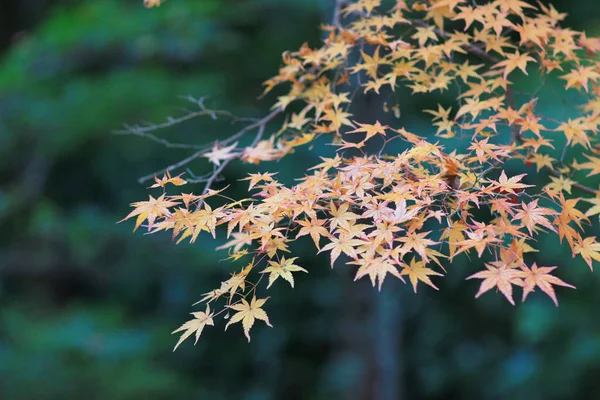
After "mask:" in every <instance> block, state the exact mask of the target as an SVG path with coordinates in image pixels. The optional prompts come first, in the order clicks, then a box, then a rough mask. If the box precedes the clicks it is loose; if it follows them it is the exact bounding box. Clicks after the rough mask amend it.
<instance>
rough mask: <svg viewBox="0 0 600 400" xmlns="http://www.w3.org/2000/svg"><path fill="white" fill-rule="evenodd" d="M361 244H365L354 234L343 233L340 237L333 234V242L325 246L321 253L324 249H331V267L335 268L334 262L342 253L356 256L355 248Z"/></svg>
mask: <svg viewBox="0 0 600 400" xmlns="http://www.w3.org/2000/svg"><path fill="white" fill-rule="evenodd" d="M361 244H364V242H363V241H362V240H360V239H355V238H353V236H352V235H347V234H341V235H339V236H338V237H336V236H333V237H332V238H331V243H328V244H326V245H325V246H323V248H322V249H321V250H320V251H319V253H320V252H322V251H327V250H331V254H330V259H331V268H333V263H334V262H335V260H337V258H338V257H339V256H340V255H341V254H342V253H344V254H346V255H347V256H349V257H352V258H355V257H356V255H357V253H356V250H355V248H356V247H358V246H360V245H361Z"/></svg>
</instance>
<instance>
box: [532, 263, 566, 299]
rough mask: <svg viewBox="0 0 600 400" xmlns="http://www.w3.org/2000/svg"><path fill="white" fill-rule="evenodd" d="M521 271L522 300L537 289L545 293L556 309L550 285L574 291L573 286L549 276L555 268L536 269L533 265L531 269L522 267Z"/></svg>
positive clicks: (552, 289)
mask: <svg viewBox="0 0 600 400" xmlns="http://www.w3.org/2000/svg"><path fill="white" fill-rule="evenodd" d="M521 268H522V269H523V271H522V274H521V276H522V277H523V300H522V301H525V299H526V298H527V295H528V294H529V293H531V292H533V291H534V289H535V287H536V286H537V287H539V288H540V289H541V290H542V292H544V293H546V294H547V295H548V296H549V297H550V298H551V299H552V301H553V302H554V304H555V305H556V306H557V307H558V300H557V299H556V294H555V293H554V288H553V287H552V285H558V286H564V287H568V288H573V289H575V286H573V285H569V284H568V283H565V282H563V281H562V280H561V279H559V278H557V277H556V276H554V275H550V272H552V271H553V270H555V269H556V267H538V266H537V264H536V263H533V265H532V266H531V269H529V268H527V266H522V267H521Z"/></svg>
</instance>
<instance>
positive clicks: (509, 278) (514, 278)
mask: <svg viewBox="0 0 600 400" xmlns="http://www.w3.org/2000/svg"><path fill="white" fill-rule="evenodd" d="M485 266H486V268H487V270H485V271H479V272H477V273H475V274H473V275H471V276H469V277H468V278H467V279H473V278H475V279H483V282H481V286H480V287H479V291H478V292H477V294H476V295H475V298H477V297H479V296H481V295H482V294H484V293H485V292H487V291H488V290H490V289H493V288H494V287H495V288H497V289H498V290H499V291H500V293H502V294H503V295H504V297H506V299H507V300H508V302H509V303H510V304H512V305H513V306H514V305H515V301H514V300H513V288H512V285H517V286H523V280H522V279H521V271H519V270H518V269H516V268H507V267H506V266H505V265H500V266H498V267H496V266H494V265H492V264H485Z"/></svg>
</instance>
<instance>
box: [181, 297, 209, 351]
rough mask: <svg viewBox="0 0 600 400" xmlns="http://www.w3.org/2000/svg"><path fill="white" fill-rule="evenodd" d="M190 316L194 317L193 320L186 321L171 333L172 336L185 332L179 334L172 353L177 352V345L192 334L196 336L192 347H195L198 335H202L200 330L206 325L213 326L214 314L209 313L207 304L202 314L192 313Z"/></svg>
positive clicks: (200, 312)
mask: <svg viewBox="0 0 600 400" xmlns="http://www.w3.org/2000/svg"><path fill="white" fill-rule="evenodd" d="M191 315H193V316H194V319H192V320H189V321H187V322H186V323H184V324H183V325H181V326H180V327H179V328H177V329H175V330H174V331H173V332H172V334H173V333H177V332H181V331H185V332H183V333H182V334H181V337H180V338H179V340H178V341H177V344H176V345H175V348H174V349H173V351H175V350H177V347H179V345H180V344H181V343H182V342H183V341H184V340H185V339H187V338H188V337H190V336H191V335H192V333H195V334H196V341H195V342H194V345H196V343H198V339H199V338H200V334H201V333H202V330H203V329H204V327H205V326H206V325H210V326H214V321H213V315H214V314H213V313H211V312H210V306H209V305H208V304H207V305H206V310H205V311H204V312H202V311H199V312H194V313H191Z"/></svg>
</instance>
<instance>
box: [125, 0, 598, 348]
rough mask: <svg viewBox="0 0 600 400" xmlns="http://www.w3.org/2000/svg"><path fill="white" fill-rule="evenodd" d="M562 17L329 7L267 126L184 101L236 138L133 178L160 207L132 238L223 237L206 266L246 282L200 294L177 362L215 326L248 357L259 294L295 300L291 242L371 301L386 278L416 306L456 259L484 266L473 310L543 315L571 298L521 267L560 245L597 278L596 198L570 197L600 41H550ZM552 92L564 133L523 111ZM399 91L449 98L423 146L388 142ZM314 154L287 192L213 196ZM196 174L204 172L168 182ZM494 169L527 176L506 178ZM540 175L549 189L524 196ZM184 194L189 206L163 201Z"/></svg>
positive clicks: (558, 34)
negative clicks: (318, 40) (553, 242)
mask: <svg viewBox="0 0 600 400" xmlns="http://www.w3.org/2000/svg"><path fill="white" fill-rule="evenodd" d="M145 3H146V5H147V6H156V5H160V1H158V0H157V1H145ZM167 6H168V5H167ZM564 17H565V14H562V13H560V12H558V11H557V10H556V9H555V8H554V7H553V6H551V5H544V4H542V3H537V4H533V3H528V2H525V1H521V0H496V1H491V2H487V3H485V4H480V5H477V4H472V3H470V2H467V1H466V0H425V1H404V0H397V1H396V2H395V5H393V7H391V8H388V9H386V8H385V7H384V6H382V4H381V1H379V0H358V1H348V2H345V1H338V2H337V6H336V10H335V13H334V17H333V21H332V22H331V24H329V25H325V26H323V30H324V33H325V35H324V36H325V39H324V40H323V43H322V44H321V46H320V47H316V48H313V47H310V46H309V45H308V44H304V45H302V47H301V48H300V49H299V50H298V51H294V52H285V53H284V54H283V66H282V67H281V68H280V70H279V73H278V74H277V75H276V76H274V77H273V78H271V79H269V80H267V81H266V82H265V90H264V93H265V94H267V93H269V92H271V91H272V90H274V89H275V88H277V89H278V90H283V91H284V94H283V95H280V96H278V97H277V100H276V102H275V103H274V104H273V106H272V108H271V109H272V111H271V113H269V114H268V115H266V116H265V117H264V118H262V119H256V120H252V119H243V118H237V117H235V116H234V115H232V114H230V113H228V112H226V111H220V110H211V109H208V108H206V107H205V105H204V102H203V100H202V99H199V100H198V99H192V98H191V99H190V100H191V101H193V102H194V103H195V104H197V106H198V107H199V110H198V111H197V112H195V113H193V114H188V115H185V116H184V117H182V119H189V118H191V117H194V116H199V115H206V116H211V117H213V118H217V117H224V118H231V119H232V120H233V121H234V122H237V123H243V124H244V127H243V128H242V129H241V130H239V131H237V132H235V133H233V134H232V135H231V136H229V137H227V138H224V139H223V140H219V141H216V142H214V143H209V144H206V145H200V146H196V145H189V148H190V149H194V152H193V154H191V155H190V156H189V157H188V158H186V159H183V160H181V161H179V162H177V163H175V164H173V165H171V166H169V167H167V168H165V169H163V170H161V171H159V172H158V173H157V174H158V175H159V176H160V175H163V176H162V178H159V177H158V176H156V175H155V174H152V175H149V176H148V177H144V178H142V179H141V180H142V181H145V180H148V179H151V178H152V177H154V180H155V184H154V185H152V186H151V188H154V189H159V190H162V193H161V194H160V195H158V196H152V195H151V196H149V199H148V200H147V201H139V202H136V203H133V204H132V206H133V207H134V210H133V211H132V212H131V213H130V214H129V215H127V217H126V218H125V219H129V218H134V217H135V218H136V222H135V228H134V229H137V228H139V227H140V226H144V228H146V229H147V231H148V232H149V233H154V232H159V231H170V232H171V233H172V235H173V238H174V239H175V238H176V239H177V242H180V241H182V240H189V241H191V242H194V241H196V240H197V238H198V237H199V235H201V234H206V233H208V234H210V235H212V237H213V238H214V237H216V235H217V227H219V226H221V225H223V226H226V235H227V238H228V239H229V241H228V242H227V243H226V244H225V245H223V246H220V247H219V249H227V250H228V255H229V257H228V260H231V261H238V260H241V261H242V262H243V265H244V267H242V268H240V270H239V272H236V273H233V274H232V275H231V277H230V278H229V279H228V280H226V281H224V282H222V283H221V286H220V287H218V288H216V289H215V290H213V291H211V292H209V293H206V294H205V295H204V297H203V298H202V299H201V300H200V301H199V303H206V306H205V307H206V308H205V311H204V312H195V313H193V316H194V319H192V320H190V321H188V322H186V323H185V324H183V325H182V326H181V327H180V328H179V329H177V330H176V331H175V332H181V331H183V335H182V336H181V338H180V340H179V342H178V343H177V346H178V345H179V344H180V343H181V342H182V341H183V340H184V339H185V338H187V337H189V336H191V335H192V334H195V336H196V340H197V339H198V337H199V335H200V333H201V332H202V330H203V329H204V328H205V327H206V326H207V325H213V324H214V321H215V319H216V318H217V317H221V318H224V319H228V318H229V320H228V322H227V323H226V325H225V328H227V327H228V326H229V325H232V324H236V323H241V325H242V327H243V330H244V333H245V335H246V336H247V338H248V340H250V329H251V328H252V327H253V326H254V324H255V322H256V320H260V321H263V322H264V323H266V324H267V325H269V326H271V325H270V322H269V318H268V316H267V314H266V312H265V310H264V309H263V306H264V305H265V302H266V301H267V299H268V298H269V297H268V296H267V295H266V294H265V291H267V290H268V289H269V288H270V287H271V286H272V285H274V284H283V281H286V282H287V283H288V284H289V285H290V286H292V287H293V286H294V276H297V275H298V273H300V272H308V271H306V270H305V269H304V268H302V267H301V266H300V265H297V264H300V263H298V262H297V257H291V256H290V254H286V253H290V252H291V251H290V249H289V244H290V243H291V242H293V241H294V240H296V239H298V238H300V237H302V236H309V237H310V239H311V240H312V241H313V242H314V246H315V248H316V251H318V252H328V253H329V256H330V261H331V266H332V267H333V266H334V264H336V262H338V263H339V262H340V261H342V259H343V262H344V263H345V264H346V265H348V266H353V267H354V268H356V273H355V279H361V278H364V277H368V279H370V281H371V282H372V284H373V285H374V286H375V285H377V286H378V288H379V289H380V290H381V287H382V284H383V283H384V281H385V279H386V278H388V277H389V276H390V275H391V276H393V277H395V278H397V279H400V280H401V281H403V282H406V279H405V278H408V281H410V284H411V286H412V288H413V290H414V291H415V292H417V289H418V288H419V287H420V286H421V285H422V284H424V285H427V286H429V287H430V288H433V289H436V290H437V289H438V288H437V285H439V280H440V279H441V277H443V276H444V275H445V274H446V272H447V271H446V270H445V269H444V267H443V264H442V261H443V260H444V259H448V261H450V262H451V261H452V260H453V259H454V258H455V257H456V256H457V255H459V254H462V253H466V254H467V255H469V256H470V257H475V256H476V257H478V258H480V259H482V262H481V263H480V271H479V272H475V273H473V274H472V275H470V276H468V277H467V279H478V280H480V286H479V290H478V292H477V294H476V297H479V296H480V295H482V294H483V293H485V292H487V291H490V290H491V289H496V290H497V291H499V292H500V293H501V294H502V295H503V296H504V297H505V298H506V299H507V300H508V301H509V302H510V303H511V304H513V305H514V304H515V302H514V292H513V291H514V289H515V287H518V288H520V290H521V293H522V300H523V301H525V300H526V298H527V296H528V295H529V294H530V293H531V292H533V291H535V290H536V289H539V290H541V291H542V292H543V293H545V294H546V295H548V296H549V297H550V298H551V299H552V301H553V302H554V303H555V304H556V305H558V300H557V296H556V293H555V287H556V286H562V287H569V288H573V286H572V285H570V284H568V283H565V282H564V281H562V280H561V279H560V278H559V277H557V275H556V273H557V272H558V271H559V269H557V266H538V265H536V263H535V262H534V263H531V262H529V261H528V256H527V253H532V252H535V251H537V250H536V236H538V235H540V234H553V235H557V236H558V239H559V240H560V242H561V243H566V244H567V245H568V246H569V247H570V249H571V251H572V254H573V257H582V258H583V260H585V262H586V263H587V264H588V265H589V267H590V268H592V266H593V261H600V243H599V242H597V241H596V237H594V236H591V235H590V234H589V233H587V231H588V230H589V228H590V227H592V226H593V224H592V221H591V220H590V218H589V217H593V216H595V215H597V214H600V197H599V196H598V194H599V191H598V189H595V188H592V187H589V186H585V185H583V184H581V183H579V182H578V179H579V178H580V177H581V176H582V174H587V176H594V175H597V174H600V145H599V143H598V137H597V132H598V126H599V124H600V86H598V85H597V82H598V79H599V78H600V63H598V62H597V61H596V53H597V52H598V51H599V50H600V40H599V39H597V38H590V37H588V36H587V35H586V34H585V33H583V32H576V31H574V30H571V29H569V28H565V27H561V25H560V22H561V21H562V20H563V19H564ZM530 73H531V74H533V73H535V74H537V75H538V76H539V78H540V88H536V89H534V90H532V91H531V92H527V91H525V90H518V89H520V88H519V87H518V85H516V84H515V83H514V82H513V81H512V80H513V79H518V78H519V75H520V74H530ZM550 81H557V82H560V88H561V90H562V91H563V92H562V93H559V95H560V96H562V97H566V96H569V100H568V102H567V101H565V108H568V109H569V111H570V112H571V114H570V115H569V116H568V117H565V118H561V117H559V116H556V115H544V114H543V113H542V112H541V111H539V110H538V108H537V105H538V100H539V99H538V97H537V95H538V93H539V91H540V90H541V88H542V87H543V86H545V85H548V84H549V82H550ZM399 88H408V89H409V90H410V91H411V92H412V94H414V95H416V96H417V95H426V94H428V93H436V92H446V91H449V92H451V91H455V92H456V93H457V95H456V96H455V104H454V105H451V106H444V105H442V104H439V105H438V106H437V108H436V109H427V110H423V111H424V113H425V114H426V115H428V116H429V117H430V118H431V135H428V136H427V137H424V136H420V135H417V134H415V133H413V132H411V131H410V130H407V129H406V127H405V126H403V124H402V120H401V119H400V117H401V110H400V104H399V102H397V101H396V102H394V101H390V100H389V99H390V98H391V97H392V96H391V95H390V93H393V92H395V91H399V90H400V89H399ZM357 92H362V93H363V94H368V95H371V96H374V97H381V99H382V101H383V109H384V111H385V112H387V113H389V114H390V118H389V119H390V121H393V123H392V122H389V123H385V124H384V123H382V122H381V121H377V120H361V119H360V117H359V114H360V113H359V112H357V110H354V109H353V107H352V105H353V99H354V98H355V95H356V93H357ZM279 117H283V122H282V123H281V124H280V125H277V128H276V129H274V128H273V126H272V125H274V121H276V120H278V119H279ZM176 122H178V121H177V120H174V121H169V122H168V123H167V124H164V126H170V125H171V124H173V123H176ZM161 127H162V125H153V126H144V127H140V126H134V127H128V128H127V132H128V133H132V134H136V135H140V136H145V137H147V138H149V139H152V140H155V141H159V142H161V143H163V144H167V145H169V146H174V144H172V143H169V142H166V141H164V139H160V138H158V137H157V136H155V135H154V134H153V133H152V132H153V131H155V130H157V129H159V128H161ZM252 134H254V136H253V137H250V138H249V139H248V137H249V136H251V135H252ZM246 141H247V143H246ZM324 141H327V142H329V144H331V145H333V146H335V147H336V148H337V149H336V151H335V154H332V157H329V158H323V159H322V162H321V163H320V164H318V165H315V166H314V167H312V168H311V169H310V171H308V172H307V173H306V174H305V176H304V177H302V178H301V179H300V182H299V183H298V184H296V185H294V186H291V187H288V186H285V185H284V184H282V183H280V182H279V181H278V180H277V177H276V173H269V172H264V173H261V172H257V173H254V174H251V175H250V176H248V177H247V178H246V179H245V180H246V181H248V186H249V190H250V191H251V193H252V196H251V197H250V198H247V199H241V200H233V199H230V198H228V197H227V196H226V195H225V192H224V190H225V189H220V190H215V189H213V188H212V187H213V185H214V183H215V181H216V180H217V179H218V178H219V176H220V175H221V173H222V172H223V170H224V168H226V166H227V165H228V164H229V163H230V162H232V161H234V160H240V161H242V162H245V163H250V164H258V163H262V162H269V161H275V160H279V159H281V158H282V157H285V156H287V155H290V154H292V153H294V150H295V149H296V148H297V147H299V146H307V145H309V146H315V145H319V146H321V145H322V143H323V142H324ZM398 141H400V142H402V143H403V146H401V148H399V147H398V146H396V143H397V142H398ZM180 146H181V147H185V145H180ZM571 149H573V150H574V151H570V150H571ZM198 158H206V159H207V161H208V162H209V163H211V164H212V165H213V171H212V172H211V173H209V174H208V175H206V176H204V177H192V178H187V177H186V178H183V177H182V176H181V175H178V176H172V175H171V172H172V171H174V170H177V169H181V168H182V167H184V166H186V165H187V164H188V163H190V162H191V161H193V160H196V159H198ZM509 160H510V161H511V162H513V160H514V162H520V163H521V164H522V168H523V169H525V170H527V171H528V173H527V174H525V173H524V174H518V175H513V176H509V174H507V172H506V170H505V168H504V166H505V164H506V163H507V162H508V161H509ZM542 173H544V174H547V175H548V178H549V179H548V182H547V183H546V184H544V185H531V184H528V183H527V182H528V178H530V177H531V176H534V175H536V174H542ZM193 183H204V184H205V186H204V190H203V191H202V192H201V193H200V194H193V193H188V192H184V193H176V194H169V193H167V190H166V189H167V188H169V187H170V186H169V185H174V186H177V187H178V186H182V185H185V184H193ZM590 204H591V207H589V205H590ZM203 232H206V233H203ZM338 260H339V261H338ZM473 264H474V265H477V264H476V263H473ZM264 277H267V278H268V283H266V284H265V285H264V286H265V287H264V288H263V287H262V285H261V286H259V284H261V281H262V280H263V278H264ZM279 278H281V279H279ZM217 304H220V306H217ZM211 305H212V308H213V309H214V310H215V311H211ZM230 313H232V315H231V317H229V315H230ZM175 332H174V333H175Z"/></svg>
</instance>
